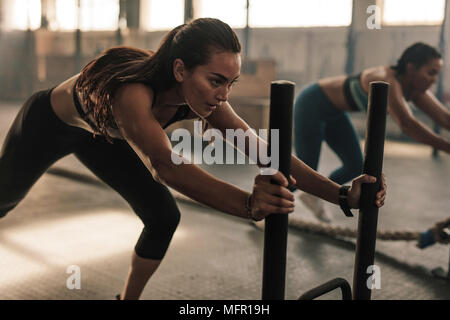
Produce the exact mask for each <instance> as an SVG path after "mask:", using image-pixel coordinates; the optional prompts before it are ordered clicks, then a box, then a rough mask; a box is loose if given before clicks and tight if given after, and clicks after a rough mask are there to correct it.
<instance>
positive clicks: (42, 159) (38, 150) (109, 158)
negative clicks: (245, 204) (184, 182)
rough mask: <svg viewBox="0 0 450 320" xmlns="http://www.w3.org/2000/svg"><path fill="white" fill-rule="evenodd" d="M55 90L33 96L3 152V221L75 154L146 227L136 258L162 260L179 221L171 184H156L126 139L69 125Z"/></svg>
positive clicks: (0, 198)
mask: <svg viewBox="0 0 450 320" xmlns="http://www.w3.org/2000/svg"><path fill="white" fill-rule="evenodd" d="M51 91H52V89H50V90H45V91H40V92H37V93H35V94H33V95H32V96H31V97H30V98H29V99H28V100H27V101H26V102H25V104H24V105H23V107H22V109H21V110H20V111H19V113H18V115H17V117H16V119H15V120H14V123H13V125H12V127H11V128H10V130H9V132H8V135H7V137H6V139H5V142H4V145H3V147H2V150H1V152H0V217H4V216H5V215H6V214H7V213H8V212H9V211H10V210H11V209H13V208H14V207H15V206H16V205H17V204H18V203H19V202H20V201H21V200H22V199H23V198H24V197H25V195H26V194H27V193H28V191H29V190H30V188H31V187H32V186H33V184H34V183H35V182H36V181H37V180H38V179H39V177H40V176H41V175H42V174H43V173H44V172H45V171H46V170H47V169H48V168H49V167H50V166H51V165H52V164H53V163H54V162H56V161H57V160H59V159H61V158H62V157H64V156H66V155H68V154H71V153H74V154H75V156H76V157H77V158H78V159H79V160H80V161H81V162H82V163H83V164H84V165H85V166H86V167H88V168H89V169H90V170H91V171H92V172H93V173H94V174H95V175H96V176H98V177H99V178H100V179H101V180H103V181H104V182H105V183H106V184H108V185H109V186H110V187H111V188H113V189H114V190H116V191H117V192H118V193H119V194H120V195H121V196H122V197H123V198H125V200H126V201H127V202H128V203H129V204H130V206H131V207H132V208H133V210H134V211H135V212H136V214H137V215H138V216H139V218H140V219H141V220H142V222H143V223H144V229H143V230H142V233H141V236H140V238H139V240H138V242H137V244H136V247H135V251H136V254H137V255H138V256H140V257H142V258H147V259H157V260H159V259H162V258H163V257H164V255H165V253H166V251H167V248H168V246H169V243H170V240H171V239H172V235H173V233H174V232H175V229H176V228H177V225H178V222H179V220H180V212H179V210H178V207H177V204H176V202H175V200H174V198H173V196H172V194H171V193H170V191H169V190H168V189H167V187H166V186H164V185H162V184H161V183H159V182H157V181H155V180H154V179H153V177H152V175H151V174H150V172H149V171H148V169H147V168H146V167H145V165H144V164H143V163H142V162H141V160H140V159H139V157H138V156H137V155H136V153H135V152H134V151H133V149H132V148H131V147H130V146H129V145H128V143H127V142H126V141H125V140H120V139H114V143H113V144H111V143H109V142H107V141H106V139H105V138H104V137H102V136H96V137H95V138H94V137H93V135H92V133H90V132H88V131H86V130H83V129H80V128H77V127H73V126H69V125H67V124H66V123H64V122H63V121H61V120H60V119H59V118H58V117H57V116H56V114H55V113H54V111H53V109H52V107H51V105H50V93H51Z"/></svg>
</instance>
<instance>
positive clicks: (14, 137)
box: [0, 90, 81, 218]
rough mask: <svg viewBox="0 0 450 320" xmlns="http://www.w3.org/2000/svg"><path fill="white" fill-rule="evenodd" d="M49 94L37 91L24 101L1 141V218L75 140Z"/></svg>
mask: <svg viewBox="0 0 450 320" xmlns="http://www.w3.org/2000/svg"><path fill="white" fill-rule="evenodd" d="M50 93H51V90H46V91H40V92H37V93H35V94H33V95H32V96H31V97H30V98H29V99H28V100H27V101H26V102H25V104H24V105H23V107H22V108H21V109H20V111H19V113H18V114H17V116H16V118H15V120H14V122H13V124H12V126H11V128H10V129H9V132H8V134H7V136H6V139H5V141H4V143H3V147H2V150H1V152H0V218H1V217H4V216H6V214H7V213H8V212H9V211H10V210H12V209H13V208H14V207H16V206H17V204H18V203H19V202H20V201H21V200H22V199H23V198H24V197H25V196H26V194H27V193H28V191H29V190H30V188H31V187H32V186H33V184H34V183H35V182H36V181H37V180H38V179H39V177H40V176H41V175H42V174H43V173H44V172H45V171H46V170H47V169H48V168H49V167H50V166H51V165H52V164H53V163H54V162H55V161H57V160H58V159H60V158H62V157H64V156H65V155H67V154H69V153H70V152H71V150H70V149H71V146H72V145H73V144H74V143H75V140H76V138H75V137H76V135H74V134H73V133H74V132H73V129H72V128H73V127H70V126H67V125H66V124H64V123H63V122H62V121H61V120H59V118H57V116H56V115H55V113H54V112H53V109H52V107H51V105H50ZM75 131H76V130H75ZM80 131H81V129H80Z"/></svg>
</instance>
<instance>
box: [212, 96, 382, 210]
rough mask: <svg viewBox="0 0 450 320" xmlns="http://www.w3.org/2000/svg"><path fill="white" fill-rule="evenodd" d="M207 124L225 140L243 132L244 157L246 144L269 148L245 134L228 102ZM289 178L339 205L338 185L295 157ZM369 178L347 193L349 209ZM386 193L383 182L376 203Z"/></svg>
mask: <svg viewBox="0 0 450 320" xmlns="http://www.w3.org/2000/svg"><path fill="white" fill-rule="evenodd" d="M207 120H208V122H209V123H210V124H211V126H213V127H214V128H216V129H218V130H220V131H221V132H222V135H223V136H224V137H226V134H225V131H226V129H234V130H236V129H242V130H243V131H244V132H248V136H246V139H245V142H246V143H245V150H240V151H242V152H243V153H245V154H246V155H247V156H250V148H249V144H250V141H251V140H257V141H258V148H267V147H268V145H267V142H266V141H264V140H263V139H261V138H260V137H259V136H258V135H256V134H255V133H254V132H253V131H252V130H249V131H247V130H248V129H249V126H248V124H247V123H246V122H245V121H244V120H243V119H242V118H240V117H239V116H238V115H237V114H236V113H235V112H234V110H233V108H232V107H231V106H230V104H229V103H228V102H225V103H223V104H222V105H221V106H220V108H218V109H217V110H215V111H214V112H213V113H212V114H211V115H210V116H209V117H208V119H207ZM250 136H251V138H250ZM235 147H236V148H239V145H236V141H235ZM258 151H259V149H258ZM257 154H259V153H257ZM266 154H267V153H266ZM255 162H256V163H257V164H258V166H260V167H264V165H261V162H260V161H259V159H257V160H255ZM291 175H292V176H293V177H294V179H295V180H296V184H295V187H296V188H298V189H300V190H303V191H305V192H307V193H311V194H313V195H315V196H317V197H320V198H322V199H324V200H326V201H329V202H331V203H334V204H339V188H340V185H338V184H337V183H335V182H333V181H331V180H330V179H328V178H327V177H324V176H323V175H321V174H319V173H318V172H317V171H315V170H313V169H311V168H310V167H309V166H307V165H306V164H305V163H304V162H303V161H301V160H300V159H298V158H297V157H295V156H294V155H292V160H291ZM372 178H373V177H369V176H367V175H362V176H360V177H358V178H357V179H355V180H354V181H353V184H352V189H351V190H350V192H349V204H350V206H351V207H352V208H357V207H358V206H359V203H358V202H359V196H360V192H361V184H362V183H372V182H375V181H374V180H373V179H372ZM385 193H386V190H385V187H384V180H383V182H382V190H381V191H380V192H379V194H378V199H379V200H380V202H379V203H383V202H384V198H385Z"/></svg>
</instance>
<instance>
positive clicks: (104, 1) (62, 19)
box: [50, 0, 120, 31]
mask: <svg viewBox="0 0 450 320" xmlns="http://www.w3.org/2000/svg"><path fill="white" fill-rule="evenodd" d="M119 10H120V8H119V0H113V1H111V0H81V1H80V11H78V0H56V3H55V21H52V22H50V27H51V29H56V30H74V29H77V28H78V12H79V13H80V21H79V24H80V26H79V27H80V29H81V30H82V31H92V30H116V29H117V26H118V20H119Z"/></svg>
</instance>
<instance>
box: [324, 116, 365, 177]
mask: <svg viewBox="0 0 450 320" xmlns="http://www.w3.org/2000/svg"><path fill="white" fill-rule="evenodd" d="M325 141H326V142H327V144H328V145H329V146H330V148H331V149H332V150H333V151H334V152H335V153H336V155H337V156H338V157H339V158H340V159H341V161H342V166H341V167H340V168H338V169H336V170H334V171H333V172H332V173H331V175H330V179H331V180H333V181H334V182H336V183H338V184H344V183H346V182H348V181H351V180H352V179H354V178H355V177H357V176H359V175H360V174H361V173H362V169H363V155H362V152H361V147H360V145H359V138H358V134H357V132H356V130H355V128H354V127H353V125H352V123H351V120H350V117H349V115H348V114H347V113H344V112H343V113H342V115H340V116H339V117H337V118H336V119H335V120H333V121H330V122H328V123H327V125H326V127H325Z"/></svg>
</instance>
